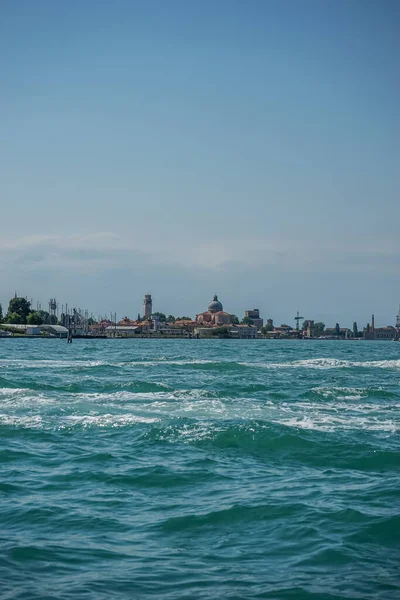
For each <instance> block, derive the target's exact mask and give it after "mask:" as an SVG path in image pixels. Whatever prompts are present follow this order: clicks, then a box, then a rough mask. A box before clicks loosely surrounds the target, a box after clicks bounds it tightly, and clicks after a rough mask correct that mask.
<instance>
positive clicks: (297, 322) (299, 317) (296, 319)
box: [294, 311, 304, 331]
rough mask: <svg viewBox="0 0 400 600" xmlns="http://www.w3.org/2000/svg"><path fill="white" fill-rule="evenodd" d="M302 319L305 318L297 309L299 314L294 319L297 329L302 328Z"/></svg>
mask: <svg viewBox="0 0 400 600" xmlns="http://www.w3.org/2000/svg"><path fill="white" fill-rule="evenodd" d="M301 319H304V317H301V316H300V313H299V311H297V314H296V316H295V318H294V320H295V321H296V331H299V330H300V327H299V321H301Z"/></svg>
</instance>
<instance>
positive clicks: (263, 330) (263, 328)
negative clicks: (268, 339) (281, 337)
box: [261, 323, 274, 335]
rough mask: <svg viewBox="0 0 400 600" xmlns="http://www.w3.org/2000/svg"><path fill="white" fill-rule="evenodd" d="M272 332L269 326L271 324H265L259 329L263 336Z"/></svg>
mask: <svg viewBox="0 0 400 600" xmlns="http://www.w3.org/2000/svg"><path fill="white" fill-rule="evenodd" d="M273 330H274V328H273V326H272V325H271V323H267V324H266V325H264V327H261V333H262V334H263V335H265V334H266V333H268V331H273Z"/></svg>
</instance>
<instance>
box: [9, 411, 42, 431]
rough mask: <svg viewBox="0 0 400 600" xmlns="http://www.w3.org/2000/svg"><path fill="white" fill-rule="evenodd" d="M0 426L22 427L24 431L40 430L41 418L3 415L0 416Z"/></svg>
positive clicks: (37, 416)
mask: <svg viewBox="0 0 400 600" xmlns="http://www.w3.org/2000/svg"><path fill="white" fill-rule="evenodd" d="M0 425H6V426H9V427H23V428H26V429H41V428H42V427H43V418H42V417H41V416H40V415H25V416H24V415H5V414H0Z"/></svg>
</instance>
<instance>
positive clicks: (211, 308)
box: [208, 295, 224, 313]
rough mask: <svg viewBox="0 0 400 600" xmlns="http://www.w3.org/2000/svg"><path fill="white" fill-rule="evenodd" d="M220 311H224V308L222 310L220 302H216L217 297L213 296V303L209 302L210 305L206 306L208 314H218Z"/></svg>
mask: <svg viewBox="0 0 400 600" xmlns="http://www.w3.org/2000/svg"><path fill="white" fill-rule="evenodd" d="M220 310H224V308H223V306H222V304H221V302H220V301H219V300H218V296H217V295H215V296H214V299H213V301H212V302H210V304H209V305H208V312H210V313H216V312H219V311H220Z"/></svg>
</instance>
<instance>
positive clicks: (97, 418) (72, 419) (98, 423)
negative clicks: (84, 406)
mask: <svg viewBox="0 0 400 600" xmlns="http://www.w3.org/2000/svg"><path fill="white" fill-rule="evenodd" d="M158 421H159V419H157V418H155V417H145V416H140V415H133V414H130V413H126V414H122V415H113V414H104V415H69V416H66V417H62V418H61V419H59V420H58V428H60V429H62V428H66V427H76V426H80V427H91V426H95V427H125V426H126V425H134V424H137V423H157V422H158Z"/></svg>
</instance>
